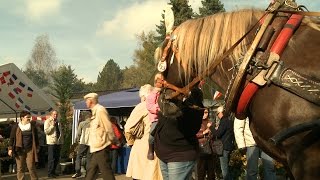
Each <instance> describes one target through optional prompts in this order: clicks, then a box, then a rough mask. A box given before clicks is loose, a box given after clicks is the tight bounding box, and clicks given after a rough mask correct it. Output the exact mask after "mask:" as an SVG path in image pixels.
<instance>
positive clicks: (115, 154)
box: [110, 149, 119, 173]
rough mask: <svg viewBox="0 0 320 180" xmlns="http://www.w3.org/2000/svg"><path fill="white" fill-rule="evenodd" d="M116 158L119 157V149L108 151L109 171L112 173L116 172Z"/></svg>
mask: <svg viewBox="0 0 320 180" xmlns="http://www.w3.org/2000/svg"><path fill="white" fill-rule="evenodd" d="M118 156H119V149H111V150H110V159H111V169H112V172H113V173H116V170H117V161H118Z"/></svg>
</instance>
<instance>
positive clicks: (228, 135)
mask: <svg viewBox="0 0 320 180" xmlns="http://www.w3.org/2000/svg"><path fill="white" fill-rule="evenodd" d="M223 112H224V109H223V107H222V106H220V107H219V108H218V109H217V116H218V118H219V119H220V122H219V125H218V126H211V127H210V130H211V132H212V134H213V135H214V136H215V137H217V138H218V139H221V141H222V143H223V156H221V157H220V165H221V171H222V176H223V179H224V180H229V179H231V172H230V168H229V159H230V153H231V151H232V150H233V142H234V134H233V122H232V121H231V120H230V119H229V118H228V116H224V114H223Z"/></svg>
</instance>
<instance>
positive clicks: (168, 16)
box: [164, 5, 174, 34]
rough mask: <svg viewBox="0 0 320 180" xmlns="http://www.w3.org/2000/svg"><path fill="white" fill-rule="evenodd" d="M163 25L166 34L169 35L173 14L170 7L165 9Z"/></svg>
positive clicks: (171, 28)
mask: <svg viewBox="0 0 320 180" xmlns="http://www.w3.org/2000/svg"><path fill="white" fill-rule="evenodd" d="M164 23H165V25H166V34H171V32H172V30H173V25H174V14H173V11H172V9H171V6H170V5H168V6H167V7H166V9H165V14H164Z"/></svg>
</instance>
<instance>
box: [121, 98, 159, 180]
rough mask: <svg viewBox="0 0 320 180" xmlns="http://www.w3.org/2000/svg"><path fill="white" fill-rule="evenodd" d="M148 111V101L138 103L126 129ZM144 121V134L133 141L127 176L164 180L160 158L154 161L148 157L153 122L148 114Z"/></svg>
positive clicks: (142, 179)
mask: <svg viewBox="0 0 320 180" xmlns="http://www.w3.org/2000/svg"><path fill="white" fill-rule="evenodd" d="M146 113H148V111H147V106H146V103H145V102H142V103H140V104H138V105H137V106H136V107H135V108H134V109H133V111H132V112H131V115H130V117H129V119H128V120H127V123H126V125H125V131H126V132H128V130H129V129H130V128H131V127H132V126H134V125H135V124H136V123H137V121H138V120H139V119H140V118H141V117H142V116H144V115H145V114H146ZM143 121H144V123H145V127H144V134H143V137H142V138H141V139H136V140H135V141H134V143H133V146H132V149H131V152H130V158H129V162H128V167H127V173H126V176H127V177H132V178H133V179H141V180H162V175H161V170H160V164H159V159H158V158H156V157H155V159H154V160H152V161H151V160H148V159H147V154H148V149H149V143H148V139H149V132H150V125H151V124H150V121H149V117H148V116H146V117H145V118H144V119H143Z"/></svg>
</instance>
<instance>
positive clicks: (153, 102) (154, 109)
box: [147, 90, 160, 123]
mask: <svg viewBox="0 0 320 180" xmlns="http://www.w3.org/2000/svg"><path fill="white" fill-rule="evenodd" d="M159 96H160V92H159V91H157V90H153V91H152V92H151V93H150V94H149V96H148V97H147V109H148V112H149V119H150V122H151V123H152V122H156V121H158V112H159V111H160V107H159V104H158V98H159Z"/></svg>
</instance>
